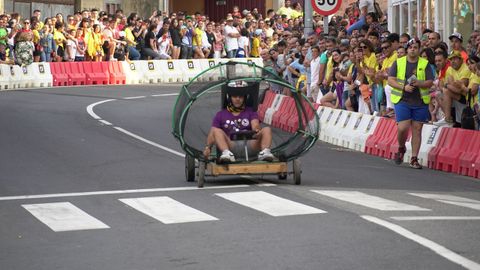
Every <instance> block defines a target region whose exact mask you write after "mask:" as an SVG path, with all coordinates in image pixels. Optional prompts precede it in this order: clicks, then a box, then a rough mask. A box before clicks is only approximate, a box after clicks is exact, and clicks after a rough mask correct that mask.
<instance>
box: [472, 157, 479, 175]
mask: <svg viewBox="0 0 480 270" xmlns="http://www.w3.org/2000/svg"><path fill="white" fill-rule="evenodd" d="M472 167H473V169H472V172H473V173H472V174H473V175H472V176H473V177H475V178H480V155H479V156H478V157H477V159H476V160H475V161H474V162H473V165H472Z"/></svg>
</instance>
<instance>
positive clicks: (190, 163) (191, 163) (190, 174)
mask: <svg viewBox="0 0 480 270" xmlns="http://www.w3.org/2000/svg"><path fill="white" fill-rule="evenodd" d="M185 176H186V178H187V182H193V181H194V180H195V158H193V157H191V156H189V155H185Z"/></svg>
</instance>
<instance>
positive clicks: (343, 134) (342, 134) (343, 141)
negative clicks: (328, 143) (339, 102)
mask: <svg viewBox="0 0 480 270" xmlns="http://www.w3.org/2000/svg"><path fill="white" fill-rule="evenodd" d="M361 115H362V114H361V113H357V112H347V116H346V117H345V118H344V119H343V121H342V122H341V123H340V124H341V126H340V127H339V130H338V132H337V134H335V136H334V138H333V140H332V143H333V144H335V145H338V146H342V147H345V148H348V146H349V145H350V141H349V140H347V137H348V136H349V135H350V134H351V133H352V132H353V130H354V128H355V124H357V121H358V118H360V116H361ZM358 124H360V122H358Z"/></svg>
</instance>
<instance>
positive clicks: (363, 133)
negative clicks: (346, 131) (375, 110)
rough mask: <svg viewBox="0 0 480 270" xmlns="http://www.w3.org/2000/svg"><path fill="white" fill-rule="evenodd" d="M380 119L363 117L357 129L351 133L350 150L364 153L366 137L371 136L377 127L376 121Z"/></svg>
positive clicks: (371, 116) (369, 116) (370, 116)
mask: <svg viewBox="0 0 480 270" xmlns="http://www.w3.org/2000/svg"><path fill="white" fill-rule="evenodd" d="M379 120H380V117H377V116H373V115H364V117H362V120H361V121H360V124H359V125H358V128H357V129H356V130H354V132H353V138H352V140H351V141H352V143H351V145H352V147H353V148H351V147H350V148H351V149H353V150H356V151H360V152H365V143H366V142H367V139H368V136H370V135H372V133H373V132H374V131H375V128H376V127H377V124H378V121H379Z"/></svg>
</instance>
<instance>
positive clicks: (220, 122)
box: [212, 107, 258, 138]
mask: <svg viewBox="0 0 480 270" xmlns="http://www.w3.org/2000/svg"><path fill="white" fill-rule="evenodd" d="M254 119H258V114H257V112H255V111H253V110H252V108H249V107H247V108H245V110H244V111H243V112H241V113H240V114H239V115H236V116H235V115H233V114H232V113H231V112H229V111H228V110H227V109H223V110H221V111H219V112H218V113H217V114H216V115H215V118H213V122H212V127H217V128H221V129H222V130H223V131H224V132H225V134H227V135H228V136H229V137H230V138H232V136H233V134H235V133H237V132H239V131H245V130H252V126H251V125H250V121H252V120H254Z"/></svg>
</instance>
